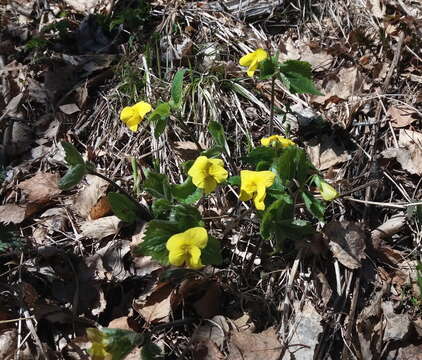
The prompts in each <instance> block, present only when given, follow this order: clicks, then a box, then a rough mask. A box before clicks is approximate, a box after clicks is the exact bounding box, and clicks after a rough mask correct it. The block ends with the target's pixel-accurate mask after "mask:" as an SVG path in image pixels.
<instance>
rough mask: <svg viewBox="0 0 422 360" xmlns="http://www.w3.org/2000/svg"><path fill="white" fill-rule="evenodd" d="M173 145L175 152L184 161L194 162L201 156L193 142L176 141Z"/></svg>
mask: <svg viewBox="0 0 422 360" xmlns="http://www.w3.org/2000/svg"><path fill="white" fill-rule="evenodd" d="M172 145H173V149H174V152H175V153H176V154H177V155H179V156H180V157H181V158H182V159H183V160H194V159H196V158H197V157H198V156H199V153H200V150H199V149H198V146H197V145H196V144H195V143H194V142H192V141H175V142H173V144H172Z"/></svg>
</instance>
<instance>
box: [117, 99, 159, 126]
mask: <svg viewBox="0 0 422 360" xmlns="http://www.w3.org/2000/svg"><path fill="white" fill-rule="evenodd" d="M151 110H152V107H151V105H150V104H148V103H147V102H144V101H140V102H138V103H136V104H135V105H133V106H126V107H125V108H123V110H122V112H121V113H120V120H122V121H123V122H124V123H125V124H126V125H127V127H128V128H129V129H130V130H132V131H136V130H138V125H139V124H140V122H141V121H142V120H143V119H144V116H145V115H146V114H147V113H149V112H150V111H151Z"/></svg>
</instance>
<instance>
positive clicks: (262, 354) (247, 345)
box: [228, 328, 282, 360]
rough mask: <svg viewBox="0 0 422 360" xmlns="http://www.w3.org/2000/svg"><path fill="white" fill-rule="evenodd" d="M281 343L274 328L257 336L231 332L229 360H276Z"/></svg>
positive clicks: (279, 352)
mask: <svg viewBox="0 0 422 360" xmlns="http://www.w3.org/2000/svg"><path fill="white" fill-rule="evenodd" d="M281 349H282V347H281V343H280V341H279V340H278V337H277V333H276V331H275V330H274V328H268V329H267V330H265V331H263V332H261V333H258V334H247V333H241V332H237V331H235V332H232V333H231V336H230V342H229V357H228V358H229V359H230V360H263V359H265V360H278V359H279V357H280V354H281Z"/></svg>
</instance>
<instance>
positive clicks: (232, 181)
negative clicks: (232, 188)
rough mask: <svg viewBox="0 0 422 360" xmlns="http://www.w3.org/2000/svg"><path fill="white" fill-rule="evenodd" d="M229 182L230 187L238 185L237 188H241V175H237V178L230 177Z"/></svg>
mask: <svg viewBox="0 0 422 360" xmlns="http://www.w3.org/2000/svg"><path fill="white" fill-rule="evenodd" d="M227 182H228V183H229V184H230V185H237V186H240V176H239V175H236V176H230V177H229V178H228V179H227Z"/></svg>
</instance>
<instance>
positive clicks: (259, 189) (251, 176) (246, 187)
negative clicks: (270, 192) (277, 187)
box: [239, 170, 275, 210]
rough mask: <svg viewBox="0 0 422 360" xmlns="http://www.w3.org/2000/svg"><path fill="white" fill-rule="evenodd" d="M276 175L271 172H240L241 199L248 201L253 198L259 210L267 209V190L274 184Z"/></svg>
mask: <svg viewBox="0 0 422 360" xmlns="http://www.w3.org/2000/svg"><path fill="white" fill-rule="evenodd" d="M274 179H275V174H274V173H273V172H271V171H250V170H242V171H241V172H240V196H239V199H240V200H242V201H247V200H250V199H252V198H253V201H254V204H255V208H256V209H257V210H264V209H265V204H264V200H265V196H266V195H267V194H266V188H268V187H270V186H271V185H272V184H273V183H274Z"/></svg>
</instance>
